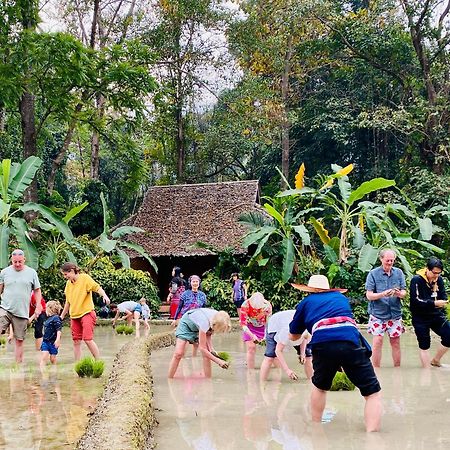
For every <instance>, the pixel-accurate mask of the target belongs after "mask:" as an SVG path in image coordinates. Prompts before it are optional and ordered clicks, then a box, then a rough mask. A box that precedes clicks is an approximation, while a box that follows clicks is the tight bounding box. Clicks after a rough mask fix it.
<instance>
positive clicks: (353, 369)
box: [289, 275, 381, 431]
mask: <svg viewBox="0 0 450 450" xmlns="http://www.w3.org/2000/svg"><path fill="white" fill-rule="evenodd" d="M292 286H293V287H294V288H296V289H299V290H301V291H304V292H308V294H309V295H307V296H306V297H305V298H304V299H303V300H302V301H301V302H300V303H299V304H298V305H297V307H296V312H295V314H294V318H293V319H292V322H291V323H290V324H289V331H290V336H289V337H290V339H291V340H293V341H295V340H297V339H299V338H300V337H301V334H302V333H303V332H304V331H305V330H308V332H309V333H310V334H311V335H312V339H311V343H310V345H311V350H312V358H313V361H312V362H313V367H314V375H313V377H312V380H311V381H312V384H313V386H312V391H311V400H310V405H311V415H312V420H313V422H319V423H320V422H321V421H322V415H323V411H324V409H325V404H326V398H327V391H329V390H330V388H331V385H332V383H333V378H334V376H335V375H336V372H337V371H338V370H339V369H340V368H342V369H343V370H344V372H345V373H346V374H347V376H348V378H349V379H350V381H351V382H352V383H353V384H354V385H355V386H356V387H357V388H358V389H359V390H360V392H361V395H362V396H364V399H365V400H366V404H365V408H364V420H365V425H366V431H378V430H379V429H380V422H381V397H380V391H381V387H380V384H379V382H378V379H377V376H376V374H375V370H374V368H373V366H372V363H371V361H370V356H371V353H372V352H371V350H370V346H369V344H368V343H367V341H366V340H365V339H364V338H363V337H362V335H361V333H360V332H359V330H358V328H357V326H356V322H355V320H354V318H353V313H352V309H351V307H350V303H349V301H348V299H347V297H345V296H344V295H343V293H344V292H347V290H346V289H336V288H335V289H330V285H329V282H328V279H327V277H326V276H325V275H312V276H311V278H310V279H309V281H308V284H307V285H303V284H294V283H292Z"/></svg>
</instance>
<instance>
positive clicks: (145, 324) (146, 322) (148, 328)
mask: <svg viewBox="0 0 450 450" xmlns="http://www.w3.org/2000/svg"><path fill="white" fill-rule="evenodd" d="M144 326H145V329H146V330H150V324H149V323H148V319H144Z"/></svg>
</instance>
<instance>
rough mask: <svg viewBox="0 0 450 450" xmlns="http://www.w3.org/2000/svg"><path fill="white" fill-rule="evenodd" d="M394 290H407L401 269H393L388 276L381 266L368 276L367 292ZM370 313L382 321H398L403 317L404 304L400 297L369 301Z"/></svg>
mask: <svg viewBox="0 0 450 450" xmlns="http://www.w3.org/2000/svg"><path fill="white" fill-rule="evenodd" d="M393 288H398V289H406V281H405V275H404V273H403V271H402V270H401V269H398V268H397V267H392V268H391V273H390V275H388V274H387V273H386V272H385V271H384V269H383V267H382V266H380V267H377V268H376V269H372V270H371V271H370V272H369V274H368V275H367V279H366V291H372V292H374V293H379V292H383V291H385V290H387V289H393ZM368 311H369V314H372V316H374V317H376V318H377V319H380V320H391V319H393V320H396V319H400V318H401V317H402V303H401V300H400V298H399V297H381V298H380V299H379V300H369V307H368Z"/></svg>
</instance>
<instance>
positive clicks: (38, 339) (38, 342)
mask: <svg viewBox="0 0 450 450" xmlns="http://www.w3.org/2000/svg"><path fill="white" fill-rule="evenodd" d="M42 341H43V338H36V339H35V340H34V345H35V347H36V350H40V349H41V345H42Z"/></svg>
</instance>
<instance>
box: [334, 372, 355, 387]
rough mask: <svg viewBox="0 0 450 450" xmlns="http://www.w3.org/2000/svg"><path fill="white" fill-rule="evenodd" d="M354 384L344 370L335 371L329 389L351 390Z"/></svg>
mask: <svg viewBox="0 0 450 450" xmlns="http://www.w3.org/2000/svg"><path fill="white" fill-rule="evenodd" d="M354 389H355V385H354V384H353V383H352V382H351V381H350V380H349V378H348V376H347V374H346V373H345V372H337V373H336V375H335V376H334V378H333V383H332V384H331V388H330V391H353V390H354Z"/></svg>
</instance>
